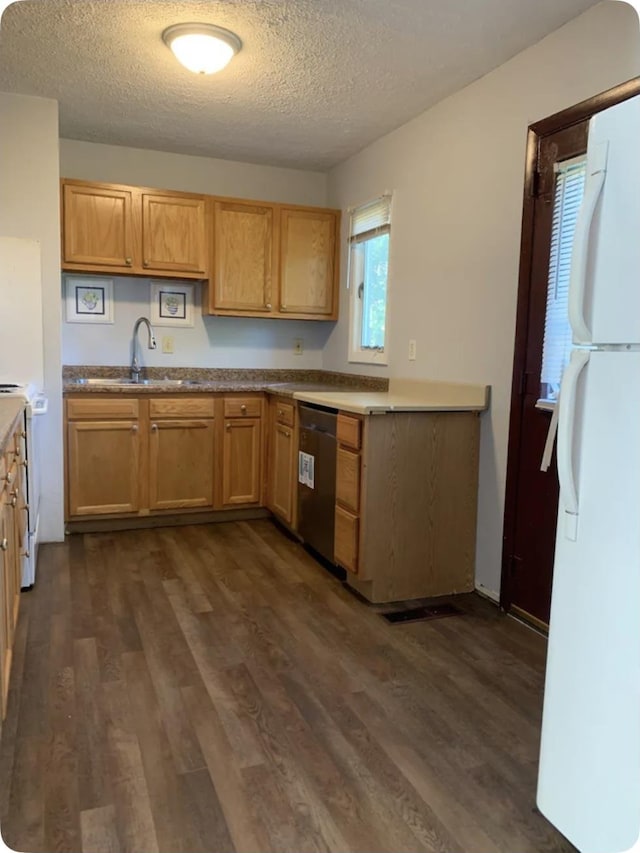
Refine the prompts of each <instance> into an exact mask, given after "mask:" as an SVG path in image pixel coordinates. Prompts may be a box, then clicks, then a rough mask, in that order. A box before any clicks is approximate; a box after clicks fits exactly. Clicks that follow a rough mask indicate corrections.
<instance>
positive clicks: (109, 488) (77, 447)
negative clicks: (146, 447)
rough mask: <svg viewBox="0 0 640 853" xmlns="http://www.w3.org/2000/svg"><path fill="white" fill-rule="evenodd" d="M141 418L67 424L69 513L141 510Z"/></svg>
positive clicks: (77, 514)
mask: <svg viewBox="0 0 640 853" xmlns="http://www.w3.org/2000/svg"><path fill="white" fill-rule="evenodd" d="M139 459H140V436H139V429H138V421H137V420H135V421H134V420H122V421H75V422H69V423H68V424H67V465H68V481H69V482H68V486H69V515H70V517H75V516H83V515H110V514H119V513H132V512H138V510H139V509H140V498H139V492H140V483H139V480H140V466H139Z"/></svg>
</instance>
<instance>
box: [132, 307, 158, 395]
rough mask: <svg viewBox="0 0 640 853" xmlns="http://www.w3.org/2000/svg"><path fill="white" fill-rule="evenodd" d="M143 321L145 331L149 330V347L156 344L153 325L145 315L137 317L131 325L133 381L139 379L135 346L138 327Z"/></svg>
mask: <svg viewBox="0 0 640 853" xmlns="http://www.w3.org/2000/svg"><path fill="white" fill-rule="evenodd" d="M142 323H144V324H145V325H146V327H147V331H148V332H149V349H155V348H156V346H157V344H156V336H155V334H154V331H153V326H152V325H151V323H150V322H149V321H148V320H147V318H146V317H138V319H137V320H136V324H135V326H134V327H133V347H132V349H133V357H132V359H131V379H132V380H133V381H134V382H139V381H140V364H139V363H138V356H137V348H138V329H139V328H140V326H141V325H142Z"/></svg>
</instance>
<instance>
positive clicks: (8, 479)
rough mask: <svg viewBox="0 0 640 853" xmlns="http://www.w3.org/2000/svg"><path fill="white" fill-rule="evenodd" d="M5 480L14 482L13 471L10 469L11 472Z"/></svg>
mask: <svg viewBox="0 0 640 853" xmlns="http://www.w3.org/2000/svg"><path fill="white" fill-rule="evenodd" d="M5 480H6V481H7V483H9V485H11V483H13V474H12V473H11V471H9V473H8V474H7V476H6V477H5Z"/></svg>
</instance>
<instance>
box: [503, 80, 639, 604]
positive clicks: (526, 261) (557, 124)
mask: <svg viewBox="0 0 640 853" xmlns="http://www.w3.org/2000/svg"><path fill="white" fill-rule="evenodd" d="M636 95H640V77H634V78H633V79H631V80H627V81H626V82H624V83H621V84H620V85H619V86H615V87H614V88H613V89H607V90H606V91H605V92H600V94H598V95H594V96H593V97H592V98H588V99H587V100H586V101H581V102H580V103H579V104H575V105H574V106H572V107H569V108H568V109H565V110H561V111H560V112H557V113H554V114H553V115H551V116H549V117H548V118H544V119H541V120H540V121H536V122H533V124H530V125H529V128H528V131H527V147H526V154H525V173H524V195H523V200H522V231H521V237H520V267H519V272H518V299H517V307H516V329H515V346H514V354H513V373H512V379H511V410H510V415H509V440H508V441H509V443H508V451H507V481H506V489H505V504H504V521H503V540H502V573H501V579H500V607H501V609H502V610H504V611H506V612H508V611H509V610H510V609H511V589H510V580H511V562H512V559H513V554H514V543H515V531H516V518H517V513H516V500H517V495H518V459H519V454H520V435H521V429H522V405H521V401H522V398H523V397H524V394H523V391H524V381H525V365H526V352H527V338H528V331H529V330H528V318H529V301H530V300H529V296H530V292H529V290H530V288H529V284H530V278H531V270H532V262H533V229H534V210H535V201H536V185H537V177H536V176H537V165H538V151H539V146H540V141H541V140H542V139H543V138H544V137H546V136H550V135H551V134H553V133H557V132H558V131H560V130H565V129H566V128H568V127H571V126H572V125H575V124H579V123H580V122H582V121H585V120H586V119H589V118H591V117H592V116H594V115H595V114H596V113H599V112H602V110H606V109H608V108H609V107H612V106H614V105H615V104H619V103H622V101H626V100H628V99H629V98H633V97H635V96H636Z"/></svg>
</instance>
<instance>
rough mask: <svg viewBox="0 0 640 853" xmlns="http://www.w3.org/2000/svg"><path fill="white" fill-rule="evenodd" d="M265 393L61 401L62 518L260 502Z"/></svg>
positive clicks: (102, 396) (116, 396) (82, 397)
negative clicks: (63, 416)
mask: <svg viewBox="0 0 640 853" xmlns="http://www.w3.org/2000/svg"><path fill="white" fill-rule="evenodd" d="M262 410H263V398H262V395H257V394H256V395H245V396H241V395H229V396H226V397H224V398H223V397H222V396H215V395H212V394H198V395H181V396H180V397H178V396H175V397H169V396H162V397H151V396H146V395H145V396H142V395H141V396H140V397H138V398H134V397H132V396H126V395H123V394H113V395H107V394H100V395H95V396H90V395H88V394H84V395H78V396H76V397H71V396H70V397H68V398H67V400H66V417H67V424H66V466H67V519H68V520H69V521H74V520H77V521H81V520H83V519H89V518H92V517H94V518H100V517H104V518H106V517H126V516H129V517H135V516H143V515H150V514H159V515H160V514H166V513H168V512H188V511H195V510H203V511H206V510H214V509H223V508H232V507H234V508H235V507H244V506H247V507H250V506H261V505H262V494H263V480H264V476H263V458H264V454H263V452H262V443H263V435H262V424H263V418H262Z"/></svg>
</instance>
